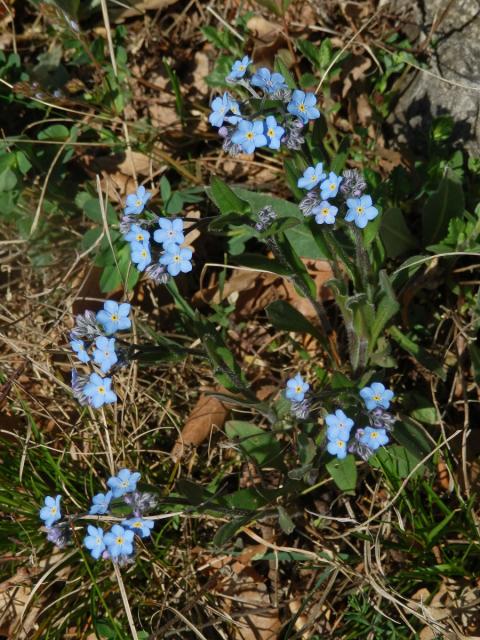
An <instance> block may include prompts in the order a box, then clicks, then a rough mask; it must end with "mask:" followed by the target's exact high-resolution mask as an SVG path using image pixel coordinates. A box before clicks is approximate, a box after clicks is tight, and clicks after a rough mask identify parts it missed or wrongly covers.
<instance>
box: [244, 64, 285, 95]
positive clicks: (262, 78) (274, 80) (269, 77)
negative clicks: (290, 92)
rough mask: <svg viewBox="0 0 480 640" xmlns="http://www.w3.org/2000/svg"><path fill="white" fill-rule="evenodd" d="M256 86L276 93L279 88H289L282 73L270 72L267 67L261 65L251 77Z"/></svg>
mask: <svg viewBox="0 0 480 640" xmlns="http://www.w3.org/2000/svg"><path fill="white" fill-rule="evenodd" d="M250 82H251V83H252V84H253V86H254V87H259V88H260V89H263V90H264V91H266V92H267V93H275V91H278V90H279V89H288V87H287V85H286V83H285V78H284V77H283V76H282V74H281V73H270V70H269V69H267V68H266V67H261V68H260V69H259V70H258V71H256V72H255V73H254V74H253V76H252V77H251V79H250Z"/></svg>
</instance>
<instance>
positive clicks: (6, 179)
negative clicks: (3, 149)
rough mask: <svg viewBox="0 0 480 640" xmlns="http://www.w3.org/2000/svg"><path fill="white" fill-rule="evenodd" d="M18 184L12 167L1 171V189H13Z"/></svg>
mask: <svg viewBox="0 0 480 640" xmlns="http://www.w3.org/2000/svg"><path fill="white" fill-rule="evenodd" d="M16 186H17V176H16V175H15V172H14V171H12V170H11V169H5V170H4V171H3V172H2V173H0V191H13V189H15V187H16Z"/></svg>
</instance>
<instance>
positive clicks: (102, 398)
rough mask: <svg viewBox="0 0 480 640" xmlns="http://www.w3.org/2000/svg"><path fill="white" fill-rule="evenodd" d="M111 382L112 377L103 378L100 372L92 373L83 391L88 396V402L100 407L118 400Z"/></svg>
mask: <svg viewBox="0 0 480 640" xmlns="http://www.w3.org/2000/svg"><path fill="white" fill-rule="evenodd" d="M111 384H112V379H111V378H102V377H101V376H99V375H98V373H92V374H91V376H90V378H89V379H88V382H87V384H86V385H85V386H84V388H83V393H84V395H85V396H86V397H87V398H88V403H89V404H90V405H91V406H92V407H94V408H95V409H100V407H101V406H103V405H104V404H107V403H110V402H116V401H117V396H116V394H115V393H114V392H113V391H112V390H111V388H110V386H111Z"/></svg>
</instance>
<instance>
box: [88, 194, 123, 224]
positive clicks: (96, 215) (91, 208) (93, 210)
mask: <svg viewBox="0 0 480 640" xmlns="http://www.w3.org/2000/svg"><path fill="white" fill-rule="evenodd" d="M83 211H84V212H85V215H86V216H87V217H88V218H90V220H93V221H94V222H98V224H103V219H102V210H101V208H100V202H99V201H98V198H92V197H90V198H89V199H88V200H86V201H85V202H84V204H83ZM106 216H107V222H108V224H116V223H117V222H118V220H117V214H116V213H115V209H114V208H113V207H112V205H111V204H110V203H108V204H107V210H106Z"/></svg>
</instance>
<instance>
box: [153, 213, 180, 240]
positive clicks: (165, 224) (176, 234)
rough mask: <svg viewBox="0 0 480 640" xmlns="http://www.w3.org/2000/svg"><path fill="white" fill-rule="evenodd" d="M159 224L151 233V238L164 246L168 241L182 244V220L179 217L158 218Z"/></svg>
mask: <svg viewBox="0 0 480 640" xmlns="http://www.w3.org/2000/svg"><path fill="white" fill-rule="evenodd" d="M158 224H159V226H160V228H159V229H157V230H156V231H155V233H154V234H153V239H154V240H155V242H158V243H159V244H163V245H164V246H165V245H166V244H168V243H169V242H174V243H175V244H182V242H184V241H185V235H184V233H183V220H182V219H181V218H175V219H174V220H169V219H168V218H160V219H159V220H158Z"/></svg>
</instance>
